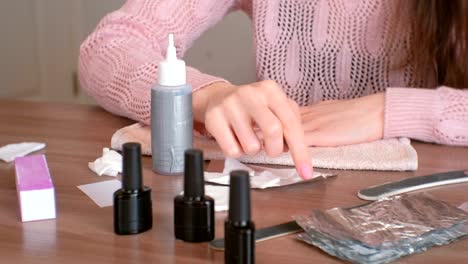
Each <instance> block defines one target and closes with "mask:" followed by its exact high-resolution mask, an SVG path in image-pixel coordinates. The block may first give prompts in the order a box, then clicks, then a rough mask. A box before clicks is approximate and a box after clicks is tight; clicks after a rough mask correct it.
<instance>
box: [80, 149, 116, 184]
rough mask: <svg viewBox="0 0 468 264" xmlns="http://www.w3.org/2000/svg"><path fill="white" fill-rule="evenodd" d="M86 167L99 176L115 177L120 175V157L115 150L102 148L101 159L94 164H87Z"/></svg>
mask: <svg viewBox="0 0 468 264" xmlns="http://www.w3.org/2000/svg"><path fill="white" fill-rule="evenodd" d="M88 167H89V169H90V170H92V171H94V172H95V173H96V174H97V175H99V176H102V175H107V176H113V177H116V176H117V175H118V174H119V173H122V155H120V153H118V152H117V151H115V150H110V149H109V148H103V149H102V157H100V158H98V159H96V160H95V161H94V162H89V163H88Z"/></svg>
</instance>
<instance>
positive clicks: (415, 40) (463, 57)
mask: <svg viewBox="0 0 468 264" xmlns="http://www.w3.org/2000/svg"><path fill="white" fill-rule="evenodd" d="M400 4H403V5H406V7H405V8H406V10H407V11H408V13H406V15H408V16H407V18H408V19H409V21H410V22H409V23H410V25H411V30H412V49H413V52H412V54H413V57H412V58H409V59H410V61H412V62H413V63H414V65H415V67H416V69H418V70H421V72H424V70H425V69H427V67H430V70H431V71H432V72H433V74H434V76H435V77H436V81H437V85H438V86H439V85H447V86H451V87H457V88H468V47H467V44H468V18H467V16H468V3H466V1H465V0H402V1H401V2H400ZM403 10H405V9H403Z"/></svg>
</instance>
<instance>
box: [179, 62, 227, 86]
mask: <svg viewBox="0 0 468 264" xmlns="http://www.w3.org/2000/svg"><path fill="white" fill-rule="evenodd" d="M187 82H188V83H189V84H190V85H191V86H192V89H193V92H195V91H196V90H198V89H201V88H203V87H205V86H207V85H210V84H212V83H215V82H225V83H229V82H228V81H226V80H225V79H223V78H220V77H216V76H212V75H208V74H204V73H201V72H200V71H198V70H197V69H194V68H191V67H187Z"/></svg>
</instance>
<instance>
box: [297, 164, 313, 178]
mask: <svg viewBox="0 0 468 264" xmlns="http://www.w3.org/2000/svg"><path fill="white" fill-rule="evenodd" d="M299 171H300V173H301V176H302V178H303V179H305V180H309V179H312V177H314V170H313V169H312V166H310V165H309V164H303V165H301V166H300V169H299Z"/></svg>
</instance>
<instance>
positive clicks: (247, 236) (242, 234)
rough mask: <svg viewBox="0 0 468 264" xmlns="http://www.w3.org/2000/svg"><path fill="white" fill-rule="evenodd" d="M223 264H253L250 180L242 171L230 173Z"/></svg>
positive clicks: (253, 237) (253, 240)
mask: <svg viewBox="0 0 468 264" xmlns="http://www.w3.org/2000/svg"><path fill="white" fill-rule="evenodd" d="M224 246H225V251H224V262H225V263H226V264H230V263H243V264H250V263H255V225H254V223H253V222H252V220H251V214H250V178H249V173H248V172H247V171H244V170H235V171H232V172H231V173H230V187H229V212H228V218H227V220H226V221H225V223H224Z"/></svg>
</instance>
